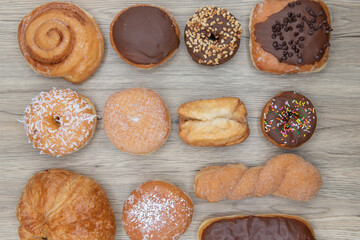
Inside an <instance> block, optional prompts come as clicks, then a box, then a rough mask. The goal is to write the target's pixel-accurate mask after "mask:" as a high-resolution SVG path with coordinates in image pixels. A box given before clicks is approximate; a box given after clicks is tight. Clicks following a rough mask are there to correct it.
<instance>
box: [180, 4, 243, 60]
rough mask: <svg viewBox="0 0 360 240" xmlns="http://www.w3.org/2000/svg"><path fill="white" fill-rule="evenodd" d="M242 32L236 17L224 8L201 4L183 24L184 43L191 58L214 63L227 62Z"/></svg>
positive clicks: (232, 54)
mask: <svg viewBox="0 0 360 240" xmlns="http://www.w3.org/2000/svg"><path fill="white" fill-rule="evenodd" d="M242 33H243V30H242V28H241V25H240V23H239V22H238V20H237V19H236V18H235V17H234V16H233V15H232V14H231V13H229V12H228V11H227V10H226V9H225V8H218V7H210V6H207V7H204V8H200V9H199V10H197V11H196V13H195V14H194V15H193V16H191V17H190V19H189V21H188V22H187V23H186V26H185V33H184V38H185V44H186V47H187V50H188V52H189V54H190V56H191V57H192V59H193V60H194V61H195V62H197V63H199V64H202V65H206V66H215V65H220V64H223V63H225V62H227V61H229V60H230V59H231V58H232V57H233V56H234V55H235V53H236V52H237V50H238V49H239V46H240V37H241V35H242Z"/></svg>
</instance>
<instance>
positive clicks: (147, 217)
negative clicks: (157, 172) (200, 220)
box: [122, 180, 193, 240]
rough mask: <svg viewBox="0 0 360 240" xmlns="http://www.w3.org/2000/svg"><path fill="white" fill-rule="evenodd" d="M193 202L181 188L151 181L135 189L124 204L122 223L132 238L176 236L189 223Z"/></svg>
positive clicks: (165, 239)
mask: <svg viewBox="0 0 360 240" xmlns="http://www.w3.org/2000/svg"><path fill="white" fill-rule="evenodd" d="M192 217H193V203H192V201H191V199H190V197H189V196H188V195H187V194H186V193H184V192H183V191H182V190H181V189H180V188H178V187H176V186H174V185H173V184H171V183H168V182H165V181H159V180H155V181H150V182H146V183H143V184H141V185H140V186H139V187H138V188H137V189H135V190H134V191H133V192H132V193H131V195H130V196H129V198H128V199H127V201H126V202H125V204H124V208H123V218H122V220H123V225H124V228H125V231H126V233H127V235H128V236H129V238H130V239H131V240H142V239H147V240H176V239H178V238H179V237H180V236H181V235H182V234H183V233H184V232H185V231H186V230H187V228H188V227H189V225H190V223H191V220H192Z"/></svg>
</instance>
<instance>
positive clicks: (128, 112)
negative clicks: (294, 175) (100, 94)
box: [103, 88, 171, 155]
mask: <svg viewBox="0 0 360 240" xmlns="http://www.w3.org/2000/svg"><path fill="white" fill-rule="evenodd" d="M103 124H104V129H105V133H106V135H107V137H108V138H109V140H110V141H111V142H112V143H113V144H114V146H115V147H117V148H118V149H120V150H121V151H124V152H127V153H131V154H136V155H144V154H149V153H152V152H154V151H156V150H157V149H159V148H160V147H161V146H162V145H163V144H164V143H165V142H166V140H167V138H168V136H169V134H170V129H171V120H170V113H169V111H168V109H167V106H166V104H165V102H164V101H163V99H162V98H161V96H160V95H159V94H158V93H156V92H155V91H153V90H151V89H146V88H130V89H125V90H122V91H119V92H116V93H114V94H112V95H111V96H110V97H109V98H108V100H107V101H106V104H105V109H104V112H103Z"/></svg>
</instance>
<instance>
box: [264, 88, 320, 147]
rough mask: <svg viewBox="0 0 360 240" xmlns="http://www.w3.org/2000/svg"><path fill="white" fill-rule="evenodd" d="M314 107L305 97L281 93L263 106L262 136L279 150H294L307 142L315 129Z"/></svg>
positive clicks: (291, 93)
mask: <svg viewBox="0 0 360 240" xmlns="http://www.w3.org/2000/svg"><path fill="white" fill-rule="evenodd" d="M316 121H317V118H316V111H315V107H314V106H313V104H312V103H311V101H310V100H309V99H307V98H306V97H305V96H303V95H301V94H299V93H296V92H293V91H287V92H281V93H279V94H278V95H276V96H275V97H273V98H272V99H270V100H269V102H268V103H267V104H266V105H265V107H264V109H263V111H262V115H261V129H262V132H263V133H264V136H265V137H266V138H267V139H268V140H269V141H270V142H272V143H273V144H275V145H276V146H278V147H281V148H296V147H299V146H301V145H302V144H304V143H305V142H307V141H308V140H309V139H310V138H311V136H312V135H313V133H314V131H315V128H316Z"/></svg>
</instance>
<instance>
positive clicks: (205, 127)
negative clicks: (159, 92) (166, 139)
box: [177, 97, 250, 147]
mask: <svg viewBox="0 0 360 240" xmlns="http://www.w3.org/2000/svg"><path fill="white" fill-rule="evenodd" d="M177 113H178V115H179V136H180V137H181V139H182V140H183V141H184V142H185V143H187V144H189V145H192V146H201V147H208V146H231V145H235V144H238V143H241V142H243V141H244V140H245V139H246V138H247V137H248V136H249V134H250V130H249V127H248V123H247V119H246V115H247V112H246V108H245V105H244V104H243V103H242V102H241V101H240V99H239V98H235V97H225V98H217V99H208V100H198V101H194V102H188V103H185V104H183V105H181V106H180V107H179V109H178V111H177Z"/></svg>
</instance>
